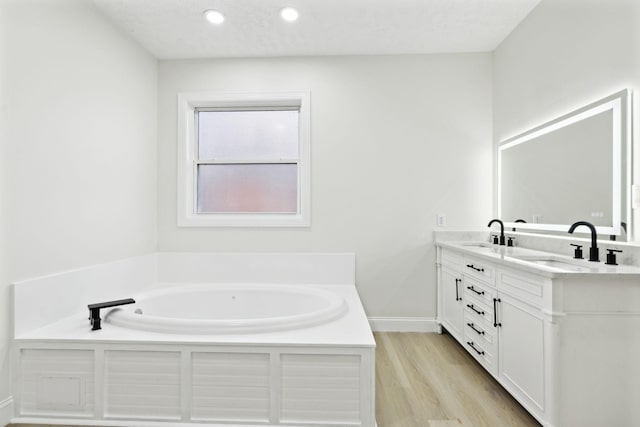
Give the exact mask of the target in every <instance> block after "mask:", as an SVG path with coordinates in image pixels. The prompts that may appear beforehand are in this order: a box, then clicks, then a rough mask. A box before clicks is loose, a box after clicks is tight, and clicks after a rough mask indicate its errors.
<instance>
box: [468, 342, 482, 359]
mask: <svg viewBox="0 0 640 427" xmlns="http://www.w3.org/2000/svg"><path fill="white" fill-rule="evenodd" d="M467 345H469V347H471V348H472V349H473V350H474V351H475V352H476V353H478V354H479V355H480V356H484V351H482V350H478V349H477V348H476V346H475V345H474V344H473V341H467Z"/></svg>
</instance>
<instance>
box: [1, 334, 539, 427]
mask: <svg viewBox="0 0 640 427" xmlns="http://www.w3.org/2000/svg"><path fill="white" fill-rule="evenodd" d="M375 337H376V342H377V344H378V347H377V349H376V420H377V422H378V427H503V426H505V427H507V426H509V427H540V424H538V423H537V422H536V421H535V419H533V417H531V416H530V415H529V414H528V413H527V412H526V411H525V410H524V409H523V408H522V407H521V406H520V405H519V404H518V403H517V402H516V401H515V400H514V399H513V398H512V397H511V396H510V395H509V394H508V393H507V392H506V391H505V390H504V389H503V388H502V387H501V386H500V385H499V384H498V383H497V382H496V381H495V380H494V379H493V378H492V377H491V376H489V375H488V374H487V373H486V372H485V371H484V369H482V368H481V367H480V366H479V365H478V364H477V363H476V362H475V360H473V358H472V357H471V356H470V355H469V354H467V353H466V352H465V351H464V350H463V349H462V348H461V347H460V346H459V345H458V344H457V343H456V341H455V340H454V339H453V338H452V337H451V336H449V335H446V334H443V335H439V334H418V333H376V334H375ZM18 426H20V427H43V426H42V425H38V426H35V425H26V424H19V425H18V424H14V425H13V427H18ZM8 427H11V426H8ZM52 427H53V426H52ZM55 427H61V426H55Z"/></svg>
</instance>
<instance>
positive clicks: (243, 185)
mask: <svg viewBox="0 0 640 427" xmlns="http://www.w3.org/2000/svg"><path fill="white" fill-rule="evenodd" d="M297 210H298V165H296V164H291V163H287V164H252V165H200V166H199V167H198V213H296V212H297Z"/></svg>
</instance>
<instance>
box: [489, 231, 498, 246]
mask: <svg viewBox="0 0 640 427" xmlns="http://www.w3.org/2000/svg"><path fill="white" fill-rule="evenodd" d="M491 237H493V244H494V245H497V244H498V242H499V240H498V235H497V234H492V235H491Z"/></svg>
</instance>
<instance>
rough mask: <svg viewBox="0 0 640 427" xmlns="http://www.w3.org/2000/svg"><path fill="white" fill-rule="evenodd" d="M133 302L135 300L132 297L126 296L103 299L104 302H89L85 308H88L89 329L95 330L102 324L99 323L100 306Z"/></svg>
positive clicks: (113, 305)
mask: <svg viewBox="0 0 640 427" xmlns="http://www.w3.org/2000/svg"><path fill="white" fill-rule="evenodd" d="M134 303H135V301H134V299H133V298H127V299H119V300H115V301H105V302H98V303H95V304H89V305H88V306H87V308H88V309H89V321H90V323H91V330H92V331H97V330H99V329H102V326H101V324H100V321H101V319H100V309H101V308H109V307H117V306H119V305H125V304H134Z"/></svg>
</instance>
